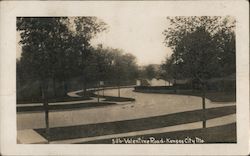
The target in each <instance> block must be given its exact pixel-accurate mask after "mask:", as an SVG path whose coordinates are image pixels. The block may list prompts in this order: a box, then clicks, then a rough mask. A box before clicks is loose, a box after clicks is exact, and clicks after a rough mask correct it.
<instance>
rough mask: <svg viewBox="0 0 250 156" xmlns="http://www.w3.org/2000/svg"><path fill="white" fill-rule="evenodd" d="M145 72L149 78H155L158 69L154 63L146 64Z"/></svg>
mask: <svg viewBox="0 0 250 156" xmlns="http://www.w3.org/2000/svg"><path fill="white" fill-rule="evenodd" d="M144 72H145V77H146V78H147V79H149V80H152V79H153V78H155V77H156V70H155V68H154V66H153V65H152V64H151V65H148V66H146V67H145V71H144Z"/></svg>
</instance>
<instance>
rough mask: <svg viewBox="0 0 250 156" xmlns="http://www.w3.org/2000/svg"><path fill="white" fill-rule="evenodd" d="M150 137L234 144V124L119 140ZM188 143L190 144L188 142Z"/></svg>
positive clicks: (94, 142) (97, 142)
mask: <svg viewBox="0 0 250 156" xmlns="http://www.w3.org/2000/svg"><path fill="white" fill-rule="evenodd" d="M151 137H154V138H155V139H156V140H160V139H167V138H169V139H170V140H185V139H186V138H187V137H188V138H192V139H195V138H196V137H197V138H200V139H202V140H204V141H205V142H204V143H236V142H237V137H236V123H232V124H228V125H223V126H216V127H211V128H206V129H195V130H185V131H175V132H167V133H159V134H150V135H137V136H133V137H128V138H120V139H138V138H143V139H145V140H149V139H150V138H151ZM167 143H173V144H176V143H177V142H176V141H171V142H167ZM189 143H190V142H189ZM79 144H112V139H104V140H95V141H89V142H84V143H79Z"/></svg>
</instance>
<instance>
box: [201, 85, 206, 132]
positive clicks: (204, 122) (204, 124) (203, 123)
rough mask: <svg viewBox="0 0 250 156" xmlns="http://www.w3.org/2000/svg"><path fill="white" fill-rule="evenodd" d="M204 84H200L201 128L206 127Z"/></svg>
mask: <svg viewBox="0 0 250 156" xmlns="http://www.w3.org/2000/svg"><path fill="white" fill-rule="evenodd" d="M205 100H206V84H205V83H203V84H202V114H203V116H202V128H206V101H205Z"/></svg>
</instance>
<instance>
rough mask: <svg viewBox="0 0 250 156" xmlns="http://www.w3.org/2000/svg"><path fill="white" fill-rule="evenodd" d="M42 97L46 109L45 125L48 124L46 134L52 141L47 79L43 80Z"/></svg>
mask: <svg viewBox="0 0 250 156" xmlns="http://www.w3.org/2000/svg"><path fill="white" fill-rule="evenodd" d="M41 88H42V99H43V107H44V111H45V125H46V136H47V140H48V142H49V141H50V130H49V104H48V95H47V93H48V84H47V82H46V80H42V86H41Z"/></svg>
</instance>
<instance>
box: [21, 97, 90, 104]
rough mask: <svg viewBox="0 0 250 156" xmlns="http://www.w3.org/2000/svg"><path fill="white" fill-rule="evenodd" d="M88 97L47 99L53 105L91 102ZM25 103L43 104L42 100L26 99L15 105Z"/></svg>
mask: <svg viewBox="0 0 250 156" xmlns="http://www.w3.org/2000/svg"><path fill="white" fill-rule="evenodd" d="M91 99H92V98H90V97H70V96H65V97H60V98H50V99H48V102H49V103H55V102H69V101H82V100H91ZM26 103H43V101H42V99H38V98H37V99H33V100H32V99H26V100H18V101H17V104H26Z"/></svg>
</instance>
